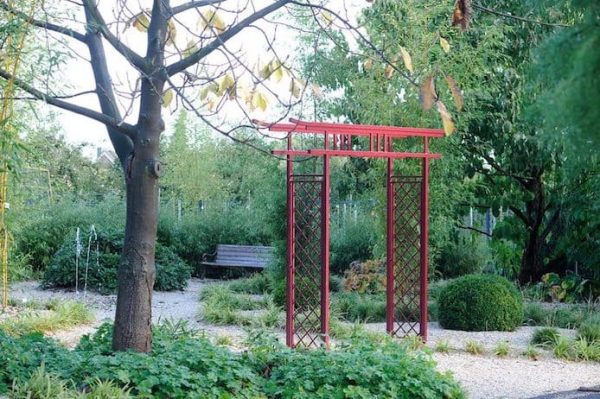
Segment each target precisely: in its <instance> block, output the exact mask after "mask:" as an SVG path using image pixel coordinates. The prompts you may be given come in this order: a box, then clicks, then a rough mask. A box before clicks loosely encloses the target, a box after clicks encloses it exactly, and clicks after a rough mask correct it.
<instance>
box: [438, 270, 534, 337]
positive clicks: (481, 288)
mask: <svg viewBox="0 0 600 399" xmlns="http://www.w3.org/2000/svg"><path fill="white" fill-rule="evenodd" d="M438 302H439V305H438V306H439V310H438V320H439V323H440V325H441V326H442V327H444V328H447V329H451V330H464V331H513V330H514V329H515V328H517V327H518V326H519V325H521V322H522V320H523V301H522V299H521V294H520V293H519V291H517V289H516V288H515V286H514V285H513V284H512V283H511V282H509V281H508V280H507V279H505V278H504V277H500V276H493V275H467V276H463V277H460V278H457V279H455V280H452V281H450V282H449V283H448V285H447V286H446V287H444V288H443V289H442V291H441V292H440V296H439V300H438Z"/></svg>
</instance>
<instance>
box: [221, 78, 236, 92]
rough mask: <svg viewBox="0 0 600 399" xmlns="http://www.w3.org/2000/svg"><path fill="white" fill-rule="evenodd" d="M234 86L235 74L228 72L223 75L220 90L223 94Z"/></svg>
mask: <svg viewBox="0 0 600 399" xmlns="http://www.w3.org/2000/svg"><path fill="white" fill-rule="evenodd" d="M233 86H235V80H233V76H231V75H230V74H227V75H225V76H223V79H221V83H220V84H219V92H220V93H221V94H223V93H224V92H226V91H228V90H229V89H231V88H232V87H233Z"/></svg>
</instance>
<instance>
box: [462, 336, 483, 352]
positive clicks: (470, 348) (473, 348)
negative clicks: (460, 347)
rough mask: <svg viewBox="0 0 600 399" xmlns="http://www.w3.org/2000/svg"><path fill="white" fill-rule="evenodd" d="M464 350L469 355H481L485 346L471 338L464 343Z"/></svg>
mask: <svg viewBox="0 0 600 399" xmlns="http://www.w3.org/2000/svg"><path fill="white" fill-rule="evenodd" d="M465 350H466V351H467V353H470V354H471V355H482V354H483V352H485V348H484V347H483V345H482V344H481V343H479V342H477V341H473V340H471V339H470V340H468V341H467V342H466V343H465Z"/></svg>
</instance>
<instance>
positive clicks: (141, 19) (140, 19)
mask: <svg viewBox="0 0 600 399" xmlns="http://www.w3.org/2000/svg"><path fill="white" fill-rule="evenodd" d="M131 25H132V26H133V27H134V28H135V29H137V30H139V31H140V32H145V31H147V30H148V27H149V26H150V19H149V18H148V15H146V13H145V12H141V13H139V14H138V15H136V16H134V17H133V22H132V23H131Z"/></svg>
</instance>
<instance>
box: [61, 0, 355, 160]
mask: <svg viewBox="0 0 600 399" xmlns="http://www.w3.org/2000/svg"><path fill="white" fill-rule="evenodd" d="M182 2H184V1H176V0H173V1H172V3H173V4H172V5H177V4H180V3H182ZM116 3H118V2H117V1H107V0H103V1H101V2H100V3H99V4H100V11H101V12H102V14H103V16H104V18H105V20H106V21H107V22H108V23H109V24H110V23H111V22H114V21H116V17H115V16H114V15H115V12H116V10H115V9H114V8H113V7H114V5H115V4H116ZM133 3H135V4H134V5H132V6H131V7H132V8H131V13H135V12H138V11H139V10H141V9H144V8H149V7H150V4H148V1H145V0H140V1H139V2H138V1H136V2H127V4H128V5H130V4H133ZM144 3H147V4H144ZM237 3H238V4H246V3H247V1H245V0H244V1H242V0H239V1H237ZM254 3H256V4H255V6H256V7H257V8H262V7H264V5H265V4H269V3H271V2H270V1H267V0H254ZM365 3H366V2H365V1H364V0H347V1H346V2H345V5H344V7H343V8H340V9H337V10H336V12H340V13H342V14H346V13H348V14H350V15H352V17H351V20H352V21H355V18H356V15H357V13H358V11H359V10H360V9H361V8H362V7H364V6H365ZM224 4H225V5H226V6H227V7H230V8H231V7H232V6H235V4H236V1H235V0H233V1H227V2H225V3H224ZM332 4H334V5H333V6H332V7H333V8H334V9H335V6H336V5H337V6H338V7H342V4H344V2H342V1H334V2H332ZM348 10H349V11H348ZM186 14H187V16H186ZM280 15H285V12H284V13H282V14H280ZM74 16H75V18H74V19H75V20H78V21H82V20H83V18H82V15H81V14H75V15H74ZM221 16H222V18H223V19H224V20H225V23H226V24H228V23H231V22H232V21H233V16H232V15H228V14H227V13H225V12H223V13H222V14H221ZM186 18H187V19H186ZM288 18H289V17H288ZM197 19H198V17H197V16H196V15H193V14H191V13H190V12H187V13H185V14H182V17H181V19H180V21H179V22H181V26H178V28H177V29H178V33H177V39H176V42H177V45H178V47H180V48H185V47H186V45H187V42H188V41H189V36H188V37H186V34H185V33H186V32H185V30H186V29H194V28H195V27H196V28H197V24H198V22H197ZM288 22H289V21H288ZM260 26H261V28H263V29H264V30H265V31H266V32H269V33H271V32H273V29H274V25H272V24H266V23H261V24H260ZM71 27H72V28H75V29H77V30H78V31H82V25H81V23H72V24H71ZM122 28H123V27H122V26H121V27H118V26H117V29H116V31H118V32H119V34H120V35H121V37H122V39H123V40H124V42H125V43H126V44H127V45H128V46H129V47H131V48H132V49H133V50H135V51H136V52H138V54H144V52H145V47H146V43H145V42H146V41H145V33H142V32H138V31H137V30H135V29H134V28H129V29H127V30H124V29H122ZM277 29H278V31H277V40H276V46H279V47H278V49H277V52H278V54H279V56H280V57H282V58H285V57H287V56H290V57H291V58H292V59H293V57H294V56H295V55H296V54H295V53H294V51H293V50H294V49H296V48H297V47H298V43H297V42H296V40H295V38H296V35H297V33H296V32H293V31H291V30H290V29H286V28H285V27H281V26H279V27H278V28H277ZM69 43H71V44H72V51H73V53H76V54H79V55H82V56H83V57H84V58H88V52H87V48H86V47H85V46H83V45H81V44H79V43H77V42H76V41H69ZM228 45H229V46H230V48H232V49H239V50H240V51H242V52H243V53H244V54H245V57H246V60H247V64H254V63H259V64H260V63H261V62H266V61H263V60H261V55H263V59H264V54H265V51H266V42H265V40H264V38H263V37H262V34H261V33H259V32H258V30H252V29H247V30H244V31H243V33H242V34H241V35H238V37H237V38H235V39H232V40H231V41H230V42H228ZM104 46H105V50H106V53H107V58H108V64H109V69H110V72H111V75H112V78H113V83H115V85H116V87H117V88H118V89H121V90H124V91H129V90H128V89H129V87H130V86H131V85H133V84H134V83H133V82H135V80H136V78H137V74H136V71H135V70H133V69H132V68H131V67H130V66H129V64H128V62H127V61H126V60H125V59H124V58H123V57H122V56H121V55H120V54H119V53H117V52H116V51H115V50H114V49H112V47H111V46H110V45H109V44H108V43H107V42H106V41H105V43H104ZM267 61H268V60H267ZM62 79H64V82H65V83H67V82H69V84H70V86H69V87H68V89H66V90H65V91H66V92H70V93H74V92H80V91H85V90H91V89H93V88H94V86H93V75H92V72H91V67H90V64H89V62H87V61H84V60H82V59H81V58H78V57H75V58H73V59H70V60H69V61H68V62H67V63H66V65H65V67H64V68H62V69H61V71H60V77H58V80H59V81H60V80H62ZM281 86H282V87H285V88H284V89H282V88H276V89H275V91H277V90H284V91H285V90H288V89H289V86H288V84H286V83H285V82H284V83H282V84H281ZM71 101H73V102H75V103H77V104H78V105H82V106H86V107H89V108H92V109H95V110H98V109H99V106H98V102H97V99H96V96H95V94H87V95H83V96H78V97H76V99H75V100H71ZM121 108H122V109H125V108H126V107H121ZM224 111H225V112H229V113H230V115H236V114H237V115H240V116H241V112H240V111H236V110H233V109H230V110H228V109H227V108H226V109H225V110H224ZM255 112H256V113H257V114H256V115H252V116H253V117H256V118H257V119H262V120H269V119H271V120H272V119H273V118H274V116H271V115H270V114H269V112H270V111H267V112H266V113H261V112H260V111H255ZM231 113H233V114H231ZM58 115H59V122H60V124H61V125H62V126H63V128H64V135H65V137H66V138H67V140H68V141H70V142H72V143H91V144H92V146H97V147H101V148H104V149H110V148H111V144H110V141H109V139H108V134H107V133H106V129H105V127H104V126H103V125H102V124H100V123H98V122H95V121H93V120H91V119H89V118H86V117H83V116H79V115H76V114H73V113H71V112H67V111H61V110H59V111H58ZM136 115H137V104H136V105H134V106H133V108H132V109H131V112H130V116H129V117H128V118H126V120H127V121H128V122H130V123H135V122H136ZM175 116H176V114H175V110H174V109H173V108H170V109H165V110H164V112H163V117H164V119H165V123H166V126H167V131H166V134H169V131H170V127H171V126H172V125H173V123H174V119H175ZM88 151H92V152H94V153H95V151H93V150H91V149H90V150H88Z"/></svg>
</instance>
